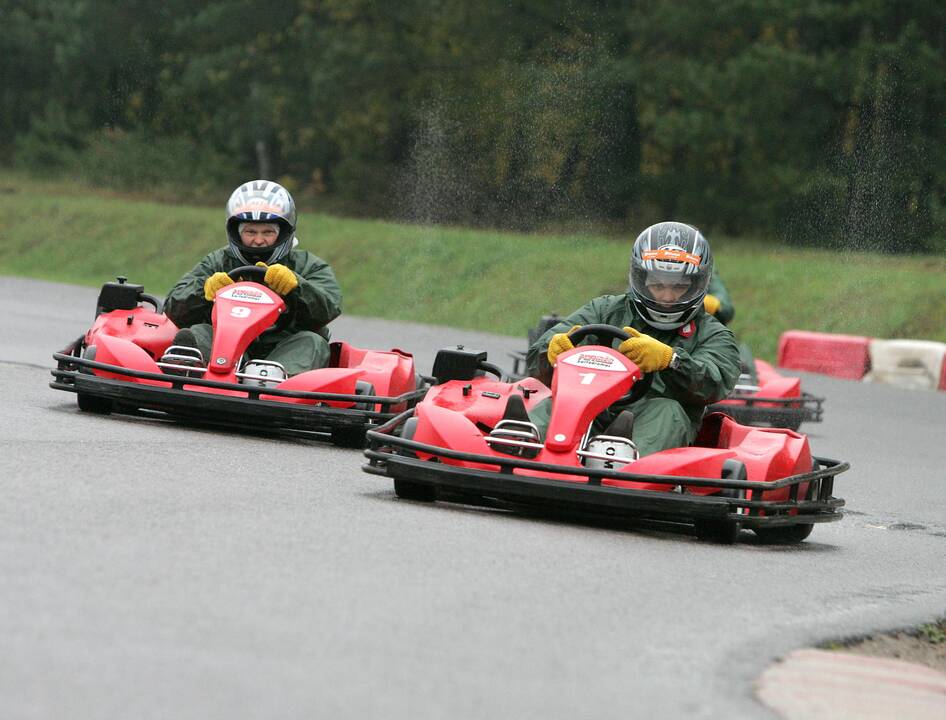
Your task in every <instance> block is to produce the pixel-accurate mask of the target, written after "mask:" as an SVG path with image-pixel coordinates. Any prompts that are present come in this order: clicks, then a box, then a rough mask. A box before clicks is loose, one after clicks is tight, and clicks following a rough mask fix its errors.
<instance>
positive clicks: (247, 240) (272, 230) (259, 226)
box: [240, 223, 279, 247]
mask: <svg viewBox="0 0 946 720" xmlns="http://www.w3.org/2000/svg"><path fill="white" fill-rule="evenodd" d="M278 237H279V231H278V230H277V229H276V226H275V225H271V224H270V223H247V225H246V227H244V228H243V229H242V230H241V231H240V242H242V243H243V244H244V245H245V246H246V247H271V246H272V245H273V244H274V243H275V242H276V238H278Z"/></svg>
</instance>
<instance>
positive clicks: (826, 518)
mask: <svg viewBox="0 0 946 720" xmlns="http://www.w3.org/2000/svg"><path fill="white" fill-rule="evenodd" d="M410 415H411V411H407V412H404V413H401V414H400V415H398V416H396V417H394V418H392V419H391V420H389V421H388V422H387V423H385V424H384V425H382V426H380V427H378V428H376V429H373V430H369V431H368V433H367V438H368V447H367V449H366V450H365V457H367V458H368V463H366V464H365V465H364V466H363V469H364V470H365V471H366V472H368V473H371V474H375V475H382V476H385V477H389V478H392V479H394V480H405V481H409V482H411V483H416V484H419V485H425V486H429V487H432V488H436V490H437V491H438V493H439V494H441V495H442V496H443V497H445V498H447V499H449V498H450V497H451V496H458V497H460V498H462V499H463V501H464V502H471V503H476V502H480V501H483V502H486V503H487V504H489V501H496V500H498V501H501V502H506V503H510V504H517V505H528V506H534V507H538V508H546V509H555V510H563V511H575V512H582V513H593V514H596V515H600V516H605V517H629V518H641V517H646V518H653V519H659V520H670V521H676V522H693V521H694V520H698V519H715V520H730V521H736V522H739V523H741V525H742V526H743V527H746V528H758V527H778V526H787V525H798V524H803V523H822V522H831V521H834V520H839V519H840V518H841V516H842V512H841V508H842V507H843V506H844V500H843V499H841V498H836V497H833V495H832V493H833V489H834V478H835V476H837V475H838V474H840V473H841V472H844V471H845V470H847V469H848V468H849V467H850V465H849V464H848V463H846V462H840V461H837V460H831V459H828V458H816V460H818V463H819V465H820V468H819V469H818V470H814V471H812V472H807V473H801V474H798V475H792V476H789V477H785V478H781V479H779V480H774V481H770V482H754V481H748V480H734V479H719V478H697V477H681V476H675V475H641V474H635V473H629V472H621V471H617V470H597V469H590V468H582V467H570V466H568V467H567V466H558V465H550V464H547V463H540V462H535V461H531V460H524V459H522V458H518V457H513V456H508V457H507V456H499V455H495V456H494V455H490V456H483V455H476V454H472V453H464V452H457V451H453V450H449V449H447V448H441V447H436V446H433V445H427V444H424V443H418V442H414V441H412V440H405V439H403V438H400V437H398V436H396V435H395V434H393V433H394V432H395V431H396V429H397V428H398V427H399V426H400V424H401V423H403V422H404V421H405V420H406V419H407V418H408V417H409V416H410ZM418 451H419V452H422V453H430V454H433V455H435V456H438V457H440V458H450V459H454V460H465V461H469V462H476V463H482V464H483V465H486V466H493V467H498V468H499V469H498V470H491V469H488V467H487V468H482V469H481V468H465V467H459V466H456V465H448V464H446V463H443V462H438V461H436V460H421V459H419V458H417V457H416V456H414V455H415V453H416V452H418ZM515 469H530V470H538V471H546V472H555V473H560V474H567V475H573V476H575V480H576V481H575V482H568V481H564V480H553V479H547V478H540V477H532V476H528V475H522V474H516V473H514V472H513V471H514V470H515ZM604 479H616V480H636V481H640V482H650V483H663V484H666V485H667V486H668V487H675V488H676V487H679V488H680V490H681V491H680V492H656V491H652V490H639V489H629V488H620V487H612V486H607V485H602V484H601V481H602V480H604ZM812 481H820V482H817V483H812ZM804 483H810V485H809V487H810V488H814V489H815V491H814V492H813V493H810V494H811V495H812V497H808V498H799V497H798V490H799V487H800V486H801V485H802V484H804ZM693 487H714V488H727V489H734V490H745V493H744V495H745V496H744V497H724V496H722V495H693V494H690V493H687V492H686V489H687V488H693ZM779 488H788V495H789V496H788V498H787V499H783V500H765V499H763V494H764V493H766V492H768V491H772V490H776V489H779Z"/></svg>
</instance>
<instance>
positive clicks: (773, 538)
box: [755, 523, 815, 545]
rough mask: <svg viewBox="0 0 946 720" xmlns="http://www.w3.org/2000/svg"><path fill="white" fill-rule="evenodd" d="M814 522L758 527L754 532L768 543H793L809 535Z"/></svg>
mask: <svg viewBox="0 0 946 720" xmlns="http://www.w3.org/2000/svg"><path fill="white" fill-rule="evenodd" d="M814 527H815V526H814V523H801V524H799V525H785V526H783V527H772V528H766V527H760V528H755V534H756V535H758V536H759V539H760V540H761V541H762V542H764V543H768V544H769V545H793V544H795V543H800V542H801V541H802V540H804V539H805V538H807V537H808V536H809V535H811V531H812V530H813V529H814Z"/></svg>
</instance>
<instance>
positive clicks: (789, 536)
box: [753, 459, 821, 545]
mask: <svg viewBox="0 0 946 720" xmlns="http://www.w3.org/2000/svg"><path fill="white" fill-rule="evenodd" d="M820 469H821V466H820V465H819V464H818V461H817V460H815V459H812V461H811V471H812V472H815V471H816V470H820ZM820 488H821V481H820V480H815V481H814V482H812V483H808V490H807V491H806V492H805V499H806V500H811V499H812V498H814V497H815V496H817V494H818V490H819V489H820ZM814 528H815V524H814V523H799V524H798V525H785V526H783V527H772V528H766V527H761V528H753V532H754V533H755V534H756V535H758V537H759V539H760V540H761V541H762V542H764V543H766V544H768V545H794V544H795V543H800V542H802V541H803V540H805V539H806V538H807V537H808V536H809V535H811V531H812V530H814Z"/></svg>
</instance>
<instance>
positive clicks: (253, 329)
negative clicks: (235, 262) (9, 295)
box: [50, 282, 427, 445]
mask: <svg viewBox="0 0 946 720" xmlns="http://www.w3.org/2000/svg"><path fill="white" fill-rule="evenodd" d="M119 284H120V285H125V283H124V282H120V283H119ZM109 285H115V284H114V283H109V284H107V285H106V288H108V286H109ZM130 287H131V288H133V290H132V291H130V292H126V293H125V294H124V297H123V299H122V300H121V301H120V302H119V303H118V304H119V305H120V307H110V305H115V304H116V302H114V301H113V302H112V303H108V302H106V303H105V304H104V305H103V303H102V298H101V297H100V302H99V307H98V315H97V317H96V319H95V322H94V323H93V325H92V327H91V328H90V329H89V330H88V331H87V332H86V333H85V335H83V336H82V337H80V338H78V339H77V340H76V341H74V342H73V343H71V344H70V345H69V346H68V347H66V348H64V349H63V350H62V351H61V352H59V353H55V354H54V355H53V357H54V359H55V360H56V363H57V365H56V368H55V369H54V370H53V371H52V374H53V377H54V380H53V382H51V383H50V385H51V386H52V387H54V388H56V389H60V390H68V391H71V392H75V393H76V394H77V398H78V404H79V407H80V409H83V410H88V411H92V412H98V413H110V412H118V413H131V414H139V413H142V412H145V413H150V412H159V413H163V414H166V415H168V416H173V417H175V418H181V419H187V420H192V421H197V422H201V423H207V424H213V425H221V426H230V427H239V428H259V429H263V430H267V431H305V432H314V433H324V434H329V435H331V437H332V439H333V440H334V441H335V442H337V443H338V444H344V445H361V444H363V442H364V432H365V430H366V429H367V428H368V427H371V426H376V425H378V424H380V423H383V422H384V421H386V420H388V419H390V418H391V417H393V416H394V415H396V414H397V413H398V412H401V411H403V410H406V409H408V408H410V407H413V405H414V404H415V403H416V402H417V400H418V399H420V398H421V397H422V396H423V394H424V393H425V392H426V390H427V380H426V379H424V378H422V377H420V376H419V375H417V373H416V372H415V369H414V361H413V358H412V356H411V355H410V354H408V353H405V352H403V351H400V350H396V349H395V350H390V351H376V350H364V349H361V348H357V347H354V346H352V345H350V344H348V343H344V342H334V343H332V344H331V359H330V362H329V366H328V367H325V368H321V369H318V370H310V371H308V372H304V373H300V374H298V375H295V376H293V377H290V378H288V379H285V380H282V381H281V382H278V383H277V382H275V381H273V380H267V379H266V378H265V377H262V376H257V375H248V374H247V373H245V372H243V368H244V363H243V356H244V352H245V350H246V348H247V347H248V346H249V344H250V343H251V342H252V341H253V340H254V339H255V338H256V337H258V336H259V334H260V333H261V332H263V331H265V330H266V329H267V328H268V327H269V326H271V325H272V323H273V318H274V317H275V316H278V315H279V314H280V313H281V312H282V311H283V309H282V308H284V305H283V306H282V308H280V306H281V305H282V300H281V298H279V296H278V295H276V294H275V293H272V291H270V290H269V289H268V288H266V287H265V286H261V285H258V284H256V283H249V282H240V283H235V284H233V285H230V286H228V289H227V291H226V293H221V294H220V295H218V299H217V303H216V304H215V307H214V312H213V319H214V328H215V332H214V345H213V349H212V352H211V358H212V361H211V362H210V363H209V367H207V368H194V367H191V366H184V365H177V364H175V363H174V362H173V361H167V359H166V358H167V357H168V356H166V355H165V352H166V351H167V349H168V347H169V346H170V345H171V342H172V340H173V338H174V336H175V334H176V332H177V327H176V326H175V325H174V323H173V322H171V320H170V319H169V318H167V317H166V316H165V315H163V314H161V313H160V312H159V310H160V303H158V301H156V300H155V299H153V298H150V297H149V296H144V295H143V294H142V293H141V290H140V286H130ZM110 292H112V294H113V295H114V294H116V293H115V291H114V290H111V291H110ZM103 294H107V293H106V292H105V288H103ZM223 295H226V297H223ZM140 300H145V301H147V302H149V303H150V304H152V305H154V309H153V310H152V309H149V308H147V307H142V306H141V304H140V302H139V301H140ZM258 310H262V311H263V312H257V311H258ZM170 357H175V356H173V355H171V356H170ZM162 358H164V359H162Z"/></svg>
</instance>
